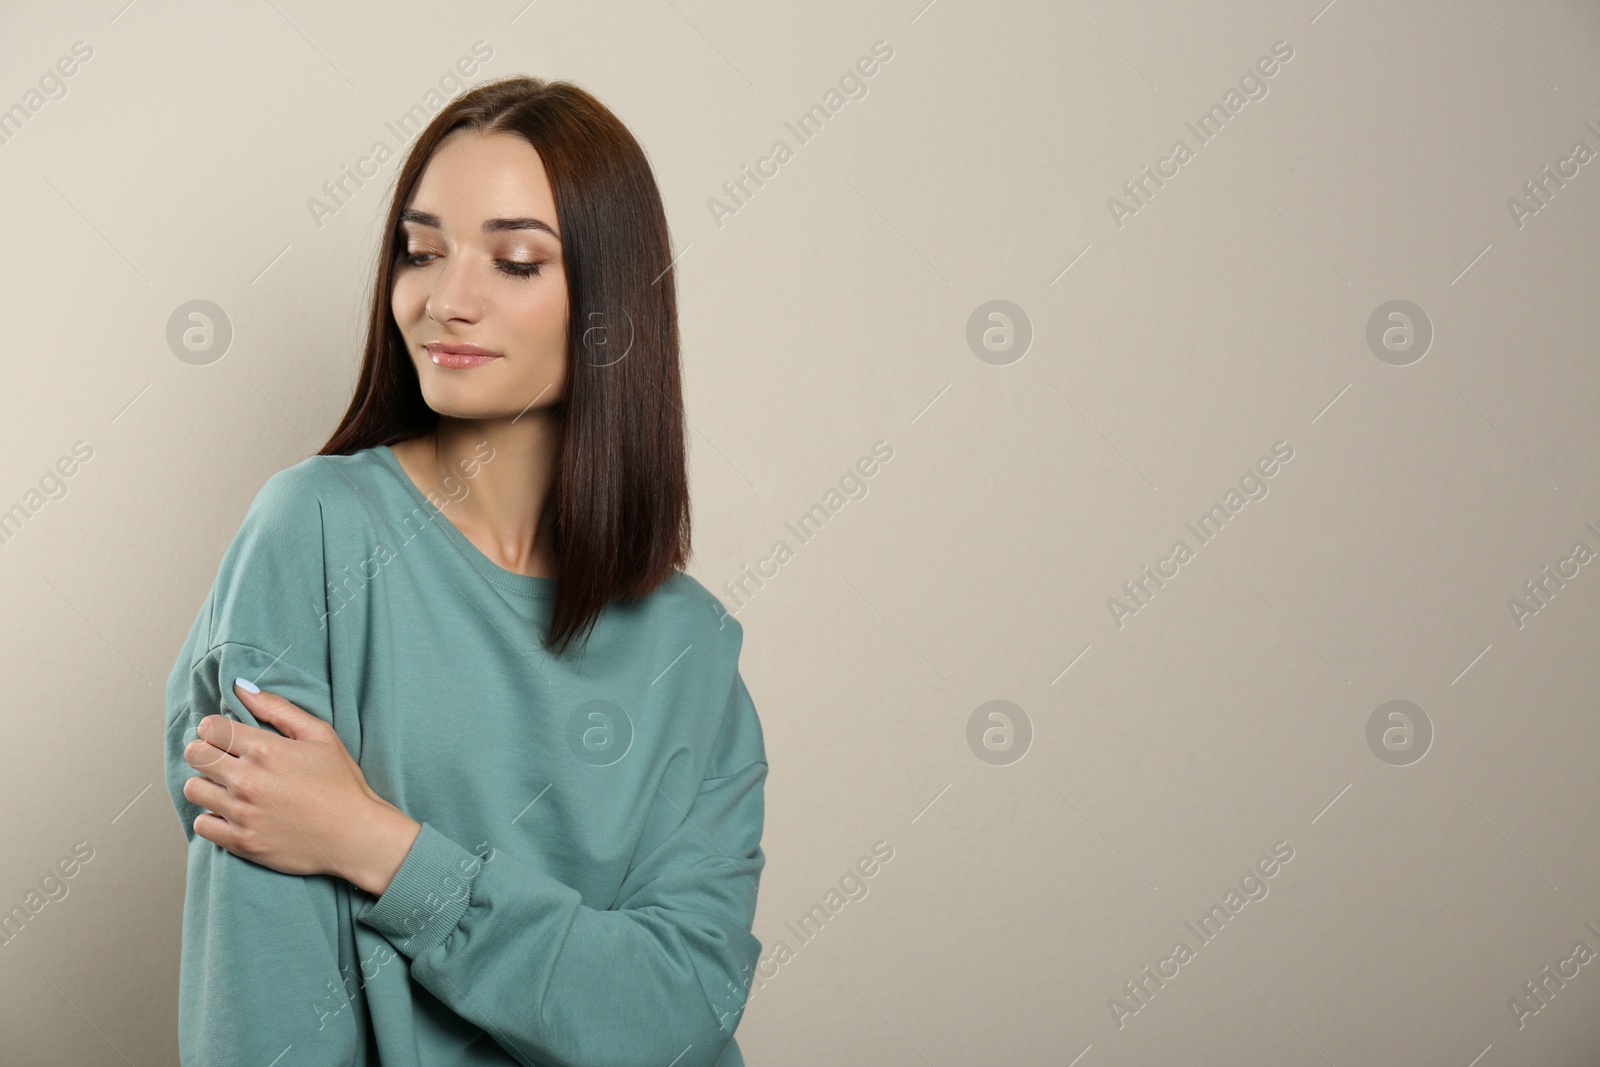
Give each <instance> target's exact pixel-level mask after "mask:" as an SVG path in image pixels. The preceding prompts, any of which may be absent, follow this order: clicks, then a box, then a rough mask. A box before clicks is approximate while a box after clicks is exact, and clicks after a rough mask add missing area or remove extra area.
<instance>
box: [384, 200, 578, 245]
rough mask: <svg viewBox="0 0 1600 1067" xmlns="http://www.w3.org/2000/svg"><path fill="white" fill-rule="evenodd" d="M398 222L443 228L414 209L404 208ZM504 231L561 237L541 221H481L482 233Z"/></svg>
mask: <svg viewBox="0 0 1600 1067" xmlns="http://www.w3.org/2000/svg"><path fill="white" fill-rule="evenodd" d="M400 221H401V222H414V223H416V224H417V225H418V226H429V227H432V228H433V229H435V230H439V229H443V227H442V226H440V225H439V216H437V215H430V214H428V213H427V212H426V211H417V210H416V209H414V208H406V209H405V210H404V211H402V212H400ZM506 230H543V231H544V232H545V233H547V234H549V235H550V236H551V237H554V238H555V239H556V240H558V241H559V240H561V235H560V234H558V233H556V231H555V230H553V229H551V227H550V224H549V223H547V222H545V221H543V220H542V219H484V220H483V232H484V233H501V232H503V231H506Z"/></svg>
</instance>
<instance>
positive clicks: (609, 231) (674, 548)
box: [318, 77, 690, 653]
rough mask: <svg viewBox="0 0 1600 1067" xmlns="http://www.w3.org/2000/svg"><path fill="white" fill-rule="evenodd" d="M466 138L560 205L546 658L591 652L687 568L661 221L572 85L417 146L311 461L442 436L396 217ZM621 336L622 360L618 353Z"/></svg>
mask: <svg viewBox="0 0 1600 1067" xmlns="http://www.w3.org/2000/svg"><path fill="white" fill-rule="evenodd" d="M461 128H468V129H472V130H476V131H479V132H481V133H484V134H491V133H510V134H515V135H517V136H520V137H522V138H524V139H525V140H526V141H527V142H528V143H529V144H531V145H532V146H533V147H534V149H535V150H536V151H537V152H538V153H539V157H540V158H541V159H542V160H543V161H544V166H545V171H546V174H547V175H548V177H549V180H550V186H551V189H552V191H553V192H554V194H555V203H556V217H557V219H558V229H559V230H560V231H561V250H562V261H563V263H564V265H565V269H566V275H567V312H568V318H567V322H568V328H567V379H566V391H565V396H564V397H563V399H562V401H561V403H560V405H559V407H560V408H562V409H564V411H565V416H564V417H565V426H564V429H563V433H562V443H561V455H560V457H559V459H558V461H557V470H556V476H555V483H554V486H553V487H552V490H551V495H552V497H553V500H552V501H550V502H549V503H548V504H547V507H550V506H553V507H554V508H555V516H554V518H555V530H556V534H555V547H556V554H557V559H558V575H557V581H556V597H555V604H554V610H553V615H552V617H551V622H550V630H549V632H548V634H546V635H545V644H546V647H553V646H556V645H558V644H559V646H560V648H559V649H558V653H559V652H560V651H564V650H565V649H566V647H567V646H568V645H569V644H570V642H571V641H572V639H573V638H574V637H576V636H577V635H578V634H579V633H580V632H582V634H583V638H584V642H585V644H587V641H588V635H589V632H590V631H591V630H592V629H593V627H594V624H595V623H596V621H598V619H599V616H600V613H601V612H602V610H603V609H604V608H605V606H606V605H607V604H608V603H610V602H611V601H612V600H615V599H618V598H622V597H627V598H634V597H643V596H645V595H646V594H648V593H649V592H650V591H651V590H653V589H654V588H655V587H656V586H657V585H659V584H660V583H661V582H662V581H664V580H665V579H667V578H668V577H670V576H671V575H672V573H673V571H674V569H676V568H682V567H684V566H686V565H687V562H688V559H689V554H690V522H689V492H688V475H687V464H686V460H685V455H684V429H683V425H684V417H683V399H682V388H681V383H680V374H679V366H678V315H677V297H676V292H675V289H674V285H673V276H674V275H673V271H672V269H671V260H672V254H671V241H670V238H669V236H668V232H667V219H666V212H665V211H664V210H663V208H662V205H661V194H660V192H659V190H658V189H657V188H656V182H655V177H654V175H653V174H652V173H651V170H650V164H649V161H648V160H647V159H646V157H645V154H644V150H643V149H641V148H640V147H639V143H638V142H637V141H635V140H634V138H633V135H632V134H631V133H629V132H628V129H627V127H625V126H624V125H623V124H622V122H621V121H620V120H619V119H618V118H617V117H616V115H614V114H612V112H611V111H610V110H609V109H608V108H607V107H606V106H605V105H604V104H602V103H600V101H599V100H597V99H595V98H594V97H593V96H592V95H590V94H589V93H588V92H586V91H585V90H583V89H581V88H579V87H578V86H576V85H574V84H572V83H571V82H566V81H546V80H544V79H541V78H532V77H511V78H502V79H500V80H498V81H494V82H489V83H487V84H484V85H480V86H478V87H476V88H474V89H472V90H470V91H468V92H467V93H466V94H464V95H463V96H461V97H459V98H457V99H456V100H454V101H452V102H451V103H450V104H449V105H448V106H446V107H445V109H444V110H443V111H441V112H440V113H439V114H438V115H437V116H435V117H434V119H433V121H432V122H431V123H429V124H428V128H427V129H425V130H423V131H422V133H421V134H420V135H419V136H418V137H417V140H416V143H415V144H414V145H413V146H412V148H411V152H410V154H409V155H408V156H407V157H406V160H405V163H404V164H403V165H402V166H401V168H400V172H399V175H398V176H397V177H396V180H395V190H394V198H393V201H392V203H391V204H390V205H389V218H388V226H387V229H386V230H385V231H384V234H383V239H382V246H381V248H380V249H379V252H378V269H377V274H376V278H375V280H374V283H373V290H372V308H371V311H370V313H369V315H368V317H367V335H366V343H365V350H364V353H363V356H362V360H361V374H360V378H359V380H358V381H357V382H356V387H355V394H354V396H353V397H352V398H351V400H350V406H349V408H348V409H347V410H346V411H345V414H344V418H343V419H342V420H340V422H339V425H338V427H337V428H336V429H335V430H334V431H333V434H332V436H331V437H329V438H328V443H327V444H325V445H323V446H322V449H321V451H320V452H319V453H318V455H324V456H327V455H350V454H351V453H353V452H358V451H360V450H362V449H365V448H372V447H374V446H377V445H392V444H397V443H399V442H401V441H405V440H409V439H410V438H413V437H417V436H420V435H422V434H424V433H427V432H428V431H430V430H432V429H433V428H434V426H436V425H437V424H438V421H439V415H438V413H437V412H435V411H433V410H432V409H431V408H429V407H428V405H427V403H426V402H425V401H424V400H423V397H422V388H421V385H420V384H419V383H418V381H417V371H416V367H415V366H414V365H413V364H412V362H411V358H410V356H409V355H408V354H407V351H406V346H405V341H404V339H403V338H402V337H401V335H400V329H399V326H398V325H397V324H396V323H395V319H394V312H393V309H392V307H391V296H392V294H393V291H394V270H395V266H396V264H397V262H398V258H399V254H400V253H401V252H403V251H404V245H401V244H399V243H398V241H399V237H400V232H399V226H400V212H401V211H402V210H403V209H404V208H405V206H406V203H407V201H408V200H409V199H410V197H411V193H412V190H413V189H415V187H416V184H417V181H418V180H419V179H420V178H421V176H422V172H423V169H424V168H425V167H426V166H427V163H428V160H429V159H430V157H431V156H432V155H433V152H434V150H435V149H436V148H437V147H438V145H439V142H440V141H441V140H443V139H444V137H445V136H446V135H447V134H449V133H451V132H452V131H454V130H457V129H461ZM597 326H598V327H600V328H602V329H603V330H604V331H605V334H604V335H602V334H597V333H596V332H595V328H596V327H597ZM619 334H620V335H622V336H623V337H624V338H625V341H624V342H623V343H625V344H626V348H625V349H624V351H625V353H626V354H625V358H618V357H617V356H616V355H615V349H616V348H619V347H622V344H619V343H618V341H617V336H618V335H619ZM605 335H610V336H609V339H607V340H606V341H605V342H604V343H603V344H598V345H597V344H596V343H595V341H596V339H597V338H598V337H600V336H605ZM597 348H598V349H599V351H598V352H597V351H596V349H597Z"/></svg>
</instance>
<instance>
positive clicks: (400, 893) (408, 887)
mask: <svg viewBox="0 0 1600 1067" xmlns="http://www.w3.org/2000/svg"><path fill="white" fill-rule="evenodd" d="M481 867H482V861H481V860H479V859H478V857H477V856H475V855H473V854H472V853H471V852H468V851H467V850H466V849H464V848H462V847H461V846H460V845H458V844H456V843H455V842H454V841H452V840H451V839H450V838H448V837H446V836H445V835H444V834H442V833H440V832H439V831H438V830H436V829H434V828H433V826H432V825H430V824H429V823H427V822H423V823H422V830H421V831H420V832H419V833H418V834H417V839H416V840H415V841H413V842H412V843H411V851H410V852H408V853H406V858H405V861H404V862H402V863H401V864H400V869H399V870H397V871H395V872H394V878H393V879H392V880H391V881H390V882H389V887H388V888H387V889H385V890H384V891H383V895H382V896H381V897H379V898H378V899H377V900H374V901H373V902H372V903H370V904H368V905H366V906H365V907H363V908H362V909H361V910H360V911H358V912H357V913H356V918H357V919H358V920H360V921H361V922H364V923H366V924H367V925H368V926H370V927H372V928H373V929H374V930H376V931H378V932H379V933H381V934H383V935H384V936H385V937H387V938H388V939H389V940H390V941H391V942H392V943H393V944H394V947H395V948H396V949H397V950H398V951H399V952H400V953H402V954H403V955H405V956H406V957H407V958H408V959H416V958H417V957H418V956H420V955H422V954H423V953H424V952H426V951H428V950H429V949H430V948H433V947H434V946H435V945H438V944H441V943H442V942H443V941H444V939H445V938H447V937H449V936H450V932H451V931H452V930H454V929H455V928H456V924H457V923H459V922H460V921H461V917H462V916H463V915H465V914H466V913H467V908H468V907H469V906H470V905H471V903H472V882H473V879H475V878H476V877H477V875H478V871H479V869H480V868H481Z"/></svg>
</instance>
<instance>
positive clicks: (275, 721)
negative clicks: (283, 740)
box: [233, 678, 326, 741]
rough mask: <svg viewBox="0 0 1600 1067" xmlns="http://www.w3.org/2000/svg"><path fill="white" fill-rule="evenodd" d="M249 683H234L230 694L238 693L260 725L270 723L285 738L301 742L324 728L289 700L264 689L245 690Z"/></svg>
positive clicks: (316, 719)
mask: <svg viewBox="0 0 1600 1067" xmlns="http://www.w3.org/2000/svg"><path fill="white" fill-rule="evenodd" d="M240 683H244V684H242V685H241V684H240ZM249 684H250V683H249V682H247V681H246V680H245V679H243V678H235V679H234V680H233V691H234V692H235V693H237V694H238V696H239V701H240V703H242V704H244V706H245V707H247V708H249V709H250V711H251V713H252V714H253V715H255V717H256V718H257V719H259V720H260V721H261V722H264V723H270V724H271V725H272V726H273V727H274V728H275V729H276V730H277V731H278V732H279V733H280V734H282V735H283V736H284V737H287V738H290V739H291V740H296V741H298V740H304V739H306V738H309V737H312V736H314V735H315V733H316V731H318V730H320V729H322V727H323V726H324V725H326V724H325V723H324V722H323V721H322V720H321V719H319V718H317V717H316V716H315V715H313V714H311V713H310V712H308V711H305V710H304V709H302V708H299V707H297V706H296V705H295V704H294V703H293V702H292V701H290V700H289V698H288V697H284V696H279V695H278V694H277V693H270V692H267V691H265V690H256V691H254V692H252V691H251V690H250V689H247V688H245V686H247V685H249Z"/></svg>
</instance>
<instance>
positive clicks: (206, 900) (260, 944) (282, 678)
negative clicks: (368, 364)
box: [164, 472, 366, 1067]
mask: <svg viewBox="0 0 1600 1067" xmlns="http://www.w3.org/2000/svg"><path fill="white" fill-rule="evenodd" d="M289 473H290V472H280V474H278V475H274V476H273V478H271V479H269V480H268V482H267V484H266V485H265V486H264V487H263V488H262V490H261V492H260V494H258V496H257V497H256V500H255V502H254V503H253V504H252V505H251V508H250V511H249V514H248V515H247V516H246V518H245V521H244V524H243V525H242V526H241V528H240V530H239V533H238V535H237V536H235V538H234V540H233V543H232V544H231V545H230V546H229V548H228V550H227V552H226V553H225V554H224V556H223V560H222V565H221V568H220V570H219V573H218V576H217V581H216V585H215V587H214V588H213V590H212V593H211V596H210V598H209V599H208V600H207V602H206V604H205V606H204V607H203V608H202V609H201V612H200V616H199V618H197V619H196V621H195V624H194V627H193V629H192V630H191V632H190V635H189V638H188V640H187V641H186V642H185V644H184V647H183V649H182V651H181V652H180V653H179V657H178V661H177V663H176V664H175V665H174V667H173V669H172V673H171V675H170V676H169V678H168V681H167V693H166V740H165V752H164V764H165V778H166V784H167V790H168V792H169V793H170V794H171V797H172V803H173V806H174V808H175V809H176V811H177V813H178V818H179V821H180V823H181V824H182V828H183V832H184V835H185V837H186V839H187V843H188V865H187V879H186V884H185V890H184V905H183V949H182V963H181V969H180V974H179V988H178V1052H179V1059H180V1062H181V1063H182V1064H184V1065H191V1064H193V1065H202V1064H203V1065H213V1064H250V1063H259V1064H268V1063H272V1062H274V1060H275V1059H276V1058H277V1057H278V1056H280V1055H281V1054H283V1053H284V1052H286V1051H287V1052H288V1055H287V1056H284V1058H283V1060H282V1061H281V1062H282V1063H294V1064H297V1065H322V1064H327V1065H333V1064H340V1065H344V1067H348V1065H349V1064H352V1063H354V1062H356V1061H357V1059H358V1056H359V1050H358V1042H360V1041H361V1040H363V1035H364V1033H365V1029H366V1026H365V1020H364V1018H363V1017H362V1014H361V1004H362V1002H361V1000H360V996H359V985H360V976H359V974H358V973H356V972H357V970H358V969H357V968H353V967H349V966H348V965H345V966H341V963H340V958H339V957H340V951H339V946H340V945H341V944H343V935H342V933H341V930H340V924H341V918H340V917H341V915H344V914H347V913H348V908H346V907H344V904H345V903H346V901H345V899H344V898H346V897H347V896H348V894H349V891H350V890H349V885H348V883H346V882H345V881H344V880H343V879H340V878H334V877H332V876H315V877H301V876H296V875H287V874H282V873H280V872H278V871H275V870H273V869H271V868H270V867H264V866H262V865H260V864H257V863H252V862H251V861H249V860H246V859H243V858H241V857H239V856H236V855H234V854H233V853H231V852H228V851H227V850H226V849H224V848H222V847H221V846H220V845H216V844H213V843H212V842H210V841H208V840H206V839H205V838H203V837H200V836H199V835H197V834H196V833H195V832H194V820H195V818H196V816H198V815H199V814H200V813H201V812H202V811H203V810H204V809H202V808H200V807H198V806H196V805H195V804H194V803H192V802H191V801H190V800H189V799H188V798H187V797H186V796H184V795H183V786H184V783H185V782H186V781H188V779H189V778H190V777H192V776H194V775H196V774H202V773H204V771H203V770H201V769H196V768H194V767H191V766H190V765H189V764H188V763H187V762H185V760H184V749H185V748H186V747H187V746H188V744H189V743H190V742H191V741H193V740H194V739H195V737H196V736H197V734H196V732H195V727H196V726H197V725H198V724H199V722H200V720H201V719H203V718H205V717H206V716H207V715H214V714H223V715H229V716H230V717H232V718H235V719H238V720H239V721H241V722H245V723H249V724H250V725H252V726H261V727H262V728H263V729H271V727H270V726H267V725H266V724H263V723H259V722H258V721H257V720H256V719H255V717H254V716H253V715H251V714H250V712H249V710H248V709H246V708H245V706H244V704H243V703H242V702H241V701H240V700H239V699H238V697H237V695H236V694H235V693H234V692H233V679H234V678H237V677H242V678H248V679H250V680H251V681H254V682H256V683H257V684H258V685H259V686H261V688H263V689H268V690H271V691H272V692H275V693H280V694H282V695H283V696H285V697H287V698H288V699H289V700H291V701H293V702H294V703H295V704H296V705H297V706H299V707H301V708H304V709H305V710H306V711H307V712H309V713H311V714H313V715H316V716H318V717H319V718H323V719H328V720H329V721H331V715H332V701H331V692H330V686H329V681H328V671H327V656H326V648H327V634H326V631H325V630H323V629H322V627H321V620H320V619H319V618H318V617H317V614H316V611H315V610H314V608H315V602H316V601H317V600H320V599H322V597H323V582H322V577H321V576H322V571H323V554H322V534H321V522H320V507H319V503H318V501H317V499H316V496H315V494H314V493H313V492H311V491H310V486H309V485H307V484H305V483H304V482H302V481H301V480H300V479H299V478H298V477H293V478H291V477H288V476H287V475H288V474H289ZM295 473H296V474H299V473H301V472H295ZM352 996H354V1000H353V1001H352V999H351V997H352Z"/></svg>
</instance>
